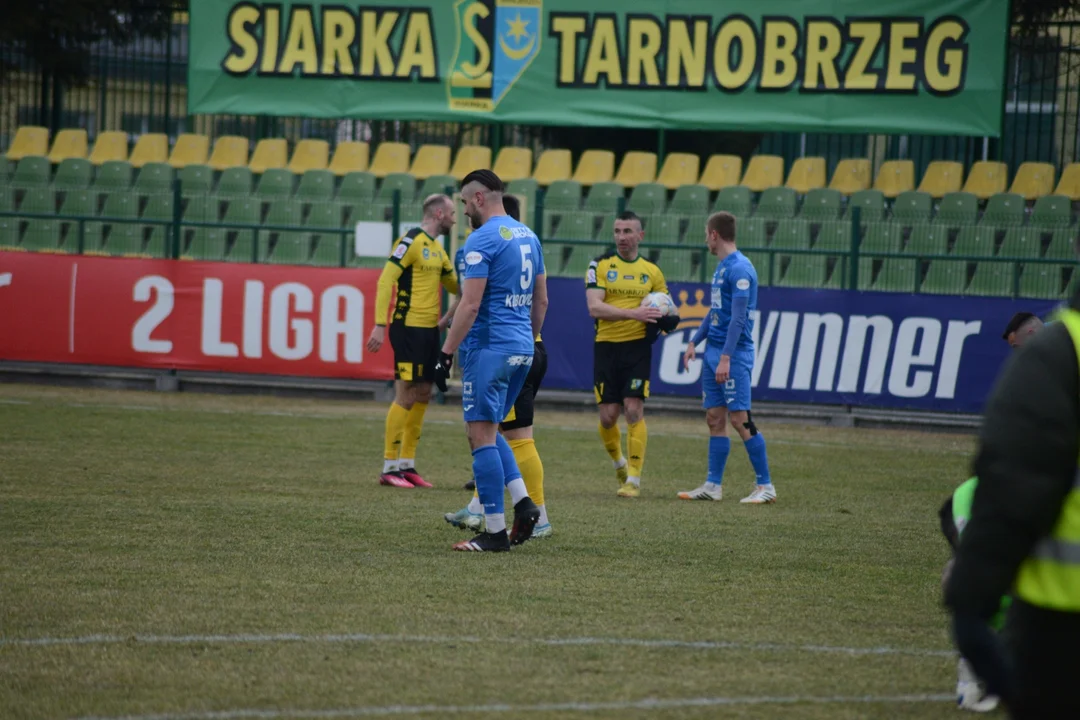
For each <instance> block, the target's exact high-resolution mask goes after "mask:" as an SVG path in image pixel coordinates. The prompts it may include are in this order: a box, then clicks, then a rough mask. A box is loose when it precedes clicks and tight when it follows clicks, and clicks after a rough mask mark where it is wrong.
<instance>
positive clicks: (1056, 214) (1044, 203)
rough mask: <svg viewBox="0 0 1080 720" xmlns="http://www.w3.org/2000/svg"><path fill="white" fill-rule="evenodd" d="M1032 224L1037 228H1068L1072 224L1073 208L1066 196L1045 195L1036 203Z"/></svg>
mask: <svg viewBox="0 0 1080 720" xmlns="http://www.w3.org/2000/svg"><path fill="white" fill-rule="evenodd" d="M1031 224H1032V225H1035V226H1036V227H1044V228H1050V227H1068V226H1069V225H1071V224H1072V207H1071V205H1070V202H1069V198H1067V197H1065V196H1064V195H1044V196H1043V197H1041V198H1039V199H1038V200H1036V201H1035V207H1034V208H1033V209H1032V212H1031Z"/></svg>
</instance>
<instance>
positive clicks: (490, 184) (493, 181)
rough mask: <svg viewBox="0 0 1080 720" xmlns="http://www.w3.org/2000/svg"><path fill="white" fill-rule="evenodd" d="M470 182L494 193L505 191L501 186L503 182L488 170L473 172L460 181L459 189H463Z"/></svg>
mask: <svg viewBox="0 0 1080 720" xmlns="http://www.w3.org/2000/svg"><path fill="white" fill-rule="evenodd" d="M471 182H478V183H480V184H481V185H483V186H484V187H486V188H487V189H488V190H494V191H496V192H502V191H503V190H505V189H506V188H505V187H504V186H503V181H502V180H500V179H499V176H498V175H496V174H495V173H493V172H491V171H490V170H473V171H472V172H471V173H469V174H468V175H466V176H465V178H464V179H463V180H462V181H461V187H465V186H466V185H468V184H469V183H471Z"/></svg>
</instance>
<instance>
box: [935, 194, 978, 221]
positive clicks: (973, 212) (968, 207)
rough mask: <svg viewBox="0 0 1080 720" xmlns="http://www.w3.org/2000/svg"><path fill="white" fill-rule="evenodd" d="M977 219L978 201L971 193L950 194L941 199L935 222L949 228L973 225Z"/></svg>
mask: <svg viewBox="0 0 1080 720" xmlns="http://www.w3.org/2000/svg"><path fill="white" fill-rule="evenodd" d="M978 217H979V200H978V198H976V197H975V196H974V195H972V194H971V193H966V192H959V191H957V192H950V193H947V194H946V195H945V196H944V197H943V198H941V203H940V204H939V205H938V212H937V217H936V218H935V221H936V222H938V223H941V224H943V225H948V226H949V227H961V226H963V225H974V224H975V222H976V220H977V219H978Z"/></svg>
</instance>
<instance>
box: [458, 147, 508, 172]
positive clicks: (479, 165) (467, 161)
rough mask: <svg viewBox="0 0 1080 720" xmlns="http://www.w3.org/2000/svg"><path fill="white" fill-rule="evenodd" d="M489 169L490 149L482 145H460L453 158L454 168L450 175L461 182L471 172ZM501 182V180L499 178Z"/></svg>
mask: <svg viewBox="0 0 1080 720" xmlns="http://www.w3.org/2000/svg"><path fill="white" fill-rule="evenodd" d="M489 167H491V148H489V147H485V146H483V145H462V146H461V148H459V149H458V151H457V155H455V156H454V167H452V168H451V169H450V174H451V175H453V176H454V177H455V178H457V179H458V180H462V179H464V178H465V176H466V175H468V174H469V173H471V172H472V171H473V170H482V169H484V168H489ZM499 179H500V180H502V178H499Z"/></svg>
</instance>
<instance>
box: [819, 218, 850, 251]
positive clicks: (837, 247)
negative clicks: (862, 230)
mask: <svg viewBox="0 0 1080 720" xmlns="http://www.w3.org/2000/svg"><path fill="white" fill-rule="evenodd" d="M814 249H815V250H828V251H830V252H850V251H851V223H850V222H848V221H847V220H831V221H829V222H824V223H822V224H821V228H820V229H819V230H818V236H817V240H816V241H815V242H814Z"/></svg>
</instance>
